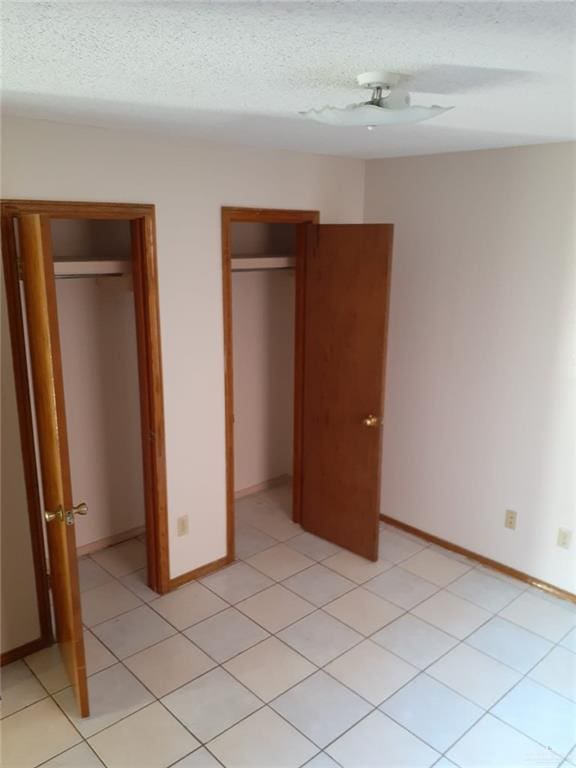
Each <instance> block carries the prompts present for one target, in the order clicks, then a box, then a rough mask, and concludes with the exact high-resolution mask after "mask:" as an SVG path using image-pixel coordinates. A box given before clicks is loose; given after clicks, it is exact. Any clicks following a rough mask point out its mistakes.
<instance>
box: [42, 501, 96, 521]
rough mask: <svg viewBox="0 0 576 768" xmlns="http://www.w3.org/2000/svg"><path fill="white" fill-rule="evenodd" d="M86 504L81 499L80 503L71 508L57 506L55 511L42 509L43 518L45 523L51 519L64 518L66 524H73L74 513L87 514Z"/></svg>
mask: <svg viewBox="0 0 576 768" xmlns="http://www.w3.org/2000/svg"><path fill="white" fill-rule="evenodd" d="M87 514H88V505H87V504H86V503H85V502H84V501H82V502H80V504H76V506H74V507H72V509H64V508H63V507H62V506H60V507H58V508H57V509H56V511H55V512H50V511H49V510H45V511H44V520H46V522H47V523H51V522H52V521H53V520H64V522H65V523H66V525H74V515H87Z"/></svg>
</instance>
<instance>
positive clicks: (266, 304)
mask: <svg viewBox="0 0 576 768" xmlns="http://www.w3.org/2000/svg"><path fill="white" fill-rule="evenodd" d="M295 243H296V228H295V226H294V225H289V224H264V223H248V222H234V223H232V229H231V256H232V339H233V354H234V490H235V494H236V495H243V494H245V493H248V492H251V491H253V490H256V489H258V488H259V487H263V486H266V485H268V484H273V483H274V482H276V481H281V480H287V479H288V478H289V476H290V475H291V474H292V463H293V460H292V449H293V429H294V404H293V400H294V322H295V279H294V269H286V268H285V269H274V268H269V267H268V268H264V267H262V268H258V267H256V268H251V269H249V270H246V271H244V270H242V269H240V264H241V262H242V257H286V256H294V254H295ZM284 261H285V259H284ZM250 263H251V264H253V262H250ZM263 263H264V262H263ZM266 263H267V264H268V265H269V264H270V261H269V259H266Z"/></svg>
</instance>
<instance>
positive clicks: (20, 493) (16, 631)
mask: <svg viewBox="0 0 576 768" xmlns="http://www.w3.org/2000/svg"><path fill="white" fill-rule="evenodd" d="M0 272H1V270H0ZM0 329H1V357H2V380H1V389H0V394H1V406H0V407H1V418H0V426H1V446H0V456H1V467H0V473H1V483H0V531H1V551H0V584H1V586H2V592H1V595H0V599H1V602H2V621H1V622H0V653H1V654H2V657H3V659H5V660H6V661H9V660H10V659H9V654H10V651H13V650H14V649H17V648H19V647H21V646H25V645H27V644H31V643H33V642H34V640H36V639H37V638H39V637H40V635H41V626H40V615H39V608H38V600H37V593H36V583H35V576H34V559H33V558H34V552H33V546H32V534H31V530H30V519H29V516H28V499H27V495H26V480H25V474H24V463H23V460H22V445H21V440H20V425H19V423H18V409H17V404H16V386H15V381H14V366H13V360H12V349H11V346H10V329H9V324H8V313H7V304H6V293H5V285H4V277H3V274H2V278H1V285H0ZM32 650H33V649H32V648H31V649H30V652H31V651H32Z"/></svg>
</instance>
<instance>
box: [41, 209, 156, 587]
mask: <svg viewBox="0 0 576 768" xmlns="http://www.w3.org/2000/svg"><path fill="white" fill-rule="evenodd" d="M50 230H51V238H52V254H53V259H54V277H55V285H56V305H57V311H58V329H59V335H60V353H61V357H62V372H63V383H64V399H65V403H66V425H67V431H68V450H69V454H70V471H71V480H72V495H73V498H74V499H75V500H82V501H83V502H85V503H86V505H87V507H88V514H86V515H81V516H78V517H77V519H76V526H75V527H76V552H77V554H78V556H79V557H80V558H81V560H80V579H81V582H80V584H81V589H82V586H83V584H82V580H83V579H82V577H83V571H85V570H90V567H91V565H92V563H94V562H95V563H96V564H98V565H100V564H103V565H104V566H106V565H108V566H109V567H110V568H112V570H115V571H116V572H117V573H118V575H119V576H120V577H121V578H123V577H126V578H128V576H130V574H132V575H131V576H130V578H131V579H132V580H133V583H134V586H136V587H137V586H138V585H140V584H141V586H145V585H147V583H148V576H147V563H146V559H147V558H146V554H147V552H146V514H145V500H144V470H143V462H142V443H141V434H142V424H141V418H140V398H139V382H138V349H137V346H138V345H137V337H136V315H135V303H134V280H133V274H132V259H131V237H130V222H129V221H126V220H124V221H121V220H117V221H98V220H93V219H92V220H90V219H53V220H52V221H51V222H50ZM118 545H121V546H118ZM83 556H91V560H86V559H83ZM92 570H95V569H92ZM123 571H125V572H126V573H123Z"/></svg>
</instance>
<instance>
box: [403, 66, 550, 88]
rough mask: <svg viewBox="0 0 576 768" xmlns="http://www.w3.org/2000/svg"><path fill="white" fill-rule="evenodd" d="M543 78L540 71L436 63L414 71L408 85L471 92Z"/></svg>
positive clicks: (535, 81)
mask: <svg viewBox="0 0 576 768" xmlns="http://www.w3.org/2000/svg"><path fill="white" fill-rule="evenodd" d="M540 78H541V75H540V74H539V73H537V72H528V71H526V70H520V69H498V68H493V67H468V66H460V65H453V64H437V65H434V66H432V67H429V68H428V69H425V70H419V71H417V72H413V73H412V75H411V76H410V80H409V84H408V88H409V90H410V91H412V92H417V93H433V94H440V95H444V94H445V95H449V94H452V93H469V92H471V91H478V90H482V89H484V88H494V87H498V86H501V85H517V84H518V83H527V84H528V83H537V82H538V81H539V80H540Z"/></svg>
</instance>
